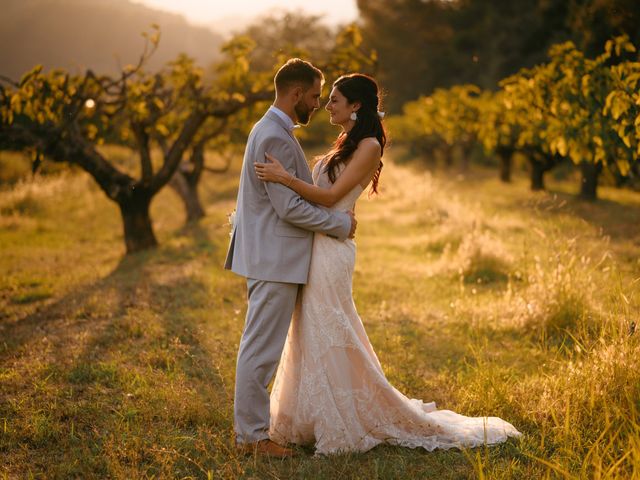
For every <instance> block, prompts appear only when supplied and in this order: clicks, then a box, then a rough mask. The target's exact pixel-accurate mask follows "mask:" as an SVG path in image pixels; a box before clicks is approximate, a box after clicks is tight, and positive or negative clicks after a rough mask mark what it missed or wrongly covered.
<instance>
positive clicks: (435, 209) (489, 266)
mask: <svg viewBox="0 0 640 480" xmlns="http://www.w3.org/2000/svg"><path fill="white" fill-rule="evenodd" d="M238 169H239V165H237V164H234V166H233V168H232V170H231V171H230V172H229V173H228V174H225V175H210V176H207V177H205V179H204V185H203V187H202V190H201V192H202V198H203V201H204V203H205V204H206V208H207V211H208V215H207V217H206V218H205V219H204V220H203V221H202V222H201V223H200V224H199V225H193V226H188V227H183V218H184V214H183V211H182V207H181V205H180V203H179V200H178V197H177V196H176V195H174V193H173V192H171V191H170V190H168V189H167V190H166V191H163V192H162V193H161V194H160V195H159V197H158V198H157V199H156V200H155V201H154V204H153V205H152V217H153V219H154V225H155V229H156V233H157V236H158V239H159V241H160V247H159V248H157V249H155V250H152V251H148V252H144V253H140V254H136V255H131V256H128V257H125V256H124V243H123V240H122V232H121V224H120V217H119V213H118V209H117V207H116V206H115V204H112V203H110V202H109V201H108V200H107V199H106V198H105V197H104V195H103V194H102V192H100V191H99V190H98V188H97V187H96V186H95V185H94V183H93V182H92V180H91V179H90V178H88V177H87V176H86V175H84V174H78V173H73V174H72V173H64V172H63V173H59V174H56V175H53V176H49V177H46V178H40V179H36V180H35V181H33V182H27V183H18V184H15V185H14V186H13V187H12V189H11V190H5V191H1V192H0V478H7V479H13V478H122V479H134V478H135V479H137V478H247V479H249V478H269V479H276V478H299V479H306V478H311V479H342V478H362V479H376V478H380V479H383V478H384V479H391V478H425V479H427V478H429V479H430V478H439V479H466V478H487V479H506V478H510V479H511V478H512V479H529V478H594V479H605V478H611V479H614V478H615V479H631V478H640V421H639V417H638V412H639V411H640V368H639V365H638V361H639V359H640V341H639V337H640V333H638V332H635V325H636V324H637V323H638V320H639V317H640V315H639V313H640V194H637V193H632V192H628V191H619V190H613V189H607V188H603V189H601V196H602V198H603V199H602V200H601V201H599V202H597V203H582V202H580V201H578V200H576V199H575V198H574V196H573V193H574V188H575V187H574V185H573V184H569V183H566V184H565V183H557V182H556V183H554V182H550V192H546V193H531V192H529V191H528V188H527V179H526V178H525V177H524V176H523V177H521V178H520V177H517V178H516V180H515V181H514V183H513V184H510V185H503V184H500V183H499V182H498V181H497V180H495V179H494V176H495V175H494V173H493V172H490V171H485V170H472V171H470V172H467V173H466V174H465V175H464V176H463V175H457V174H456V173H449V174H446V173H445V172H441V173H437V174H433V175H432V174H430V173H428V172H426V171H423V170H422V167H420V165H403V166H400V165H396V164H394V163H392V162H391V161H387V164H386V166H385V168H384V172H383V175H382V182H381V185H382V194H381V195H380V196H379V197H377V198H373V199H370V200H367V199H366V198H363V199H362V200H361V201H360V203H359V204H358V208H357V212H356V213H357V215H358V220H359V224H358V225H359V228H358V233H357V238H356V241H357V244H358V258H357V266H356V273H355V278H354V291H355V297H356V304H357V306H358V309H359V312H360V314H361V317H362V318H363V321H364V324H365V327H366V329H367V331H368V333H369V335H370V338H371V341H372V343H373V345H374V347H375V349H376V351H377V353H378V356H379V358H380V360H381V363H382V365H383V367H384V369H385V371H386V373H387V375H388V378H389V379H390V381H391V382H392V383H393V384H394V385H395V386H396V387H397V388H398V389H400V390H401V391H403V392H404V393H406V394H407V395H408V396H410V397H414V398H421V399H423V400H425V401H432V400H433V401H436V402H437V403H438V405H439V407H440V408H447V409H453V410H456V411H458V412H460V413H464V414H467V415H496V416H500V417H502V418H504V419H507V420H508V421H510V422H512V423H513V424H514V425H515V426H516V427H517V428H519V429H520V430H521V431H523V432H524V433H525V436H524V438H523V439H522V440H511V441H509V442H508V443H506V444H504V445H501V446H497V447H492V448H486V449H485V448H479V449H474V450H468V451H459V450H452V451H436V452H432V453H427V452H424V451H413V450H410V449H403V448H395V447H378V448H376V449H374V450H372V451H370V452H368V453H366V454H361V455H342V456H337V457H330V458H323V457H320V458H316V457H313V456H312V454H311V453H310V452H309V451H308V450H305V452H304V454H303V455H302V456H300V457H296V458H294V459H288V460H285V461H279V460H270V459H267V458H251V457H250V458H242V457H239V456H238V455H237V454H236V453H235V451H234V450H233V448H232V438H233V436H232V411H233V406H232V400H233V382H234V370H235V355H236V350H237V345H238V342H239V338H240V333H241V329H242V326H243V319H244V313H245V284H244V280H243V279H242V278H240V277H237V276H235V275H233V274H231V273H229V272H225V271H223V270H222V269H221V265H222V263H223V259H224V255H225V253H226V247H227V242H228V239H229V237H228V226H227V225H226V221H227V220H226V215H227V213H228V212H230V211H231V210H232V209H233V207H234V203H235V195H236V186H237V173H238Z"/></svg>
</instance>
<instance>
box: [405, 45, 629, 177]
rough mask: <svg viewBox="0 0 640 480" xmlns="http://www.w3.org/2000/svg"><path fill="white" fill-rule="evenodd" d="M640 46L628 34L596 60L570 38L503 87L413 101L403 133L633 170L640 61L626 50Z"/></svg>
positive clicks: (614, 169) (458, 88)
mask: <svg viewBox="0 0 640 480" xmlns="http://www.w3.org/2000/svg"><path fill="white" fill-rule="evenodd" d="M635 51H636V50H635V47H634V45H633V44H631V43H630V42H629V39H628V37H625V36H621V37H616V38H614V39H612V40H610V41H608V42H607V44H606V45H605V49H604V52H603V53H602V54H601V55H599V56H598V57H596V58H595V59H589V58H587V57H585V55H584V54H583V53H582V52H580V51H579V50H578V49H577V48H576V47H575V45H573V43H571V42H567V43H562V44H558V45H554V46H553V47H552V48H551V49H550V51H549V60H548V61H547V62H546V63H543V64H541V65H538V66H536V67H534V68H531V69H523V70H521V71H519V72H518V73H517V74H515V75H512V76H510V77H508V78H506V79H504V80H503V81H502V82H501V83H500V85H501V90H499V91H498V92H496V93H493V92H488V91H482V92H481V91H480V90H479V89H478V88H477V87H473V86H456V87H452V88H450V89H447V90H443V89H437V90H436V91H435V92H434V93H433V94H432V95H430V96H428V97H423V98H420V99H418V100H416V101H413V102H409V103H407V104H406V105H405V106H404V111H403V118H404V119H403V118H400V119H399V120H396V122H397V123H396V126H397V130H399V131H400V132H401V133H400V135H401V137H400V139H401V140H404V141H418V142H419V141H425V139H426V140H427V141H428V140H429V139H434V138H436V139H437V141H438V142H440V143H441V144H442V145H445V146H449V147H451V146H453V145H465V144H468V143H469V142H473V141H479V142H480V143H481V144H482V145H483V147H484V149H485V150H486V151H487V153H489V154H495V153H499V152H500V151H501V150H505V151H507V152H510V153H509V155H511V153H513V152H515V151H521V152H523V153H524V154H526V155H529V156H531V157H534V158H535V157H536V156H546V157H548V158H568V159H571V161H572V162H573V163H574V164H576V165H584V164H593V165H602V166H606V167H607V168H608V169H609V170H610V171H611V172H612V173H613V174H616V175H621V176H623V177H624V176H627V175H629V174H630V172H632V171H633V169H634V168H635V167H636V166H637V165H638V163H639V162H638V160H639V159H640V144H639V139H640V97H639V96H638V85H640V62H638V61H635V62H632V61H624V62H621V61H620V55H622V54H624V53H625V52H626V53H633V52H635Z"/></svg>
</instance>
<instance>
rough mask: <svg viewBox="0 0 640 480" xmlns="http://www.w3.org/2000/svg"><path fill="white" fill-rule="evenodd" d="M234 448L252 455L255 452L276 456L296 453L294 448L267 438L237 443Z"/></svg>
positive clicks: (243, 453) (280, 456)
mask: <svg viewBox="0 0 640 480" xmlns="http://www.w3.org/2000/svg"><path fill="white" fill-rule="evenodd" d="M236 449H237V450H238V452H239V453H240V454H242V455H253V454H254V453H255V454H258V455H266V456H268V457H276V458H286V457H293V456H295V455H296V454H297V453H296V452H295V451H294V450H292V449H290V448H286V447H283V446H282V445H278V444H277V443H276V442H273V441H271V440H269V439H268V438H267V439H265V440H260V441H259V442H251V443H238V444H236Z"/></svg>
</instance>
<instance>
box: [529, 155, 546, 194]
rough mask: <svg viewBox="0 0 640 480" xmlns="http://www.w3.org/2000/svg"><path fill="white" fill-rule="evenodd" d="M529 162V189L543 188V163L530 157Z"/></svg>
mask: <svg viewBox="0 0 640 480" xmlns="http://www.w3.org/2000/svg"><path fill="white" fill-rule="evenodd" d="M529 163H530V164H531V190H534V191H535V190H544V172H545V168H544V164H543V163H542V162H539V161H537V160H533V159H531V158H530V159H529Z"/></svg>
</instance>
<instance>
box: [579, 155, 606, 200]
mask: <svg viewBox="0 0 640 480" xmlns="http://www.w3.org/2000/svg"><path fill="white" fill-rule="evenodd" d="M580 172H581V173H582V179H581V182H580V198H583V199H585V200H596V199H597V198H598V195H597V193H598V177H599V176H600V172H602V163H592V162H582V163H580Z"/></svg>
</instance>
